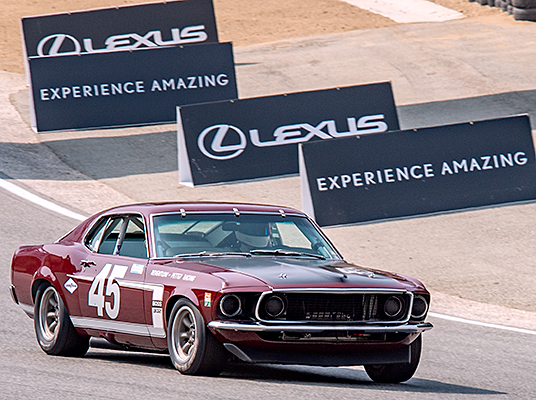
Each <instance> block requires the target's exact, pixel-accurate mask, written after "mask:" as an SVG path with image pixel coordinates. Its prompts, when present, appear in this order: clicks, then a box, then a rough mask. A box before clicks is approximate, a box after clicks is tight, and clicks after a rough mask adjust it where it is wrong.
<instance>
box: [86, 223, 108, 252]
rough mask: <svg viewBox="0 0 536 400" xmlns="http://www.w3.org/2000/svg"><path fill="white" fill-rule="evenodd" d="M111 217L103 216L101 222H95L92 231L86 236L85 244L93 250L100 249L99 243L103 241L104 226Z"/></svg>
mask: <svg viewBox="0 0 536 400" xmlns="http://www.w3.org/2000/svg"><path fill="white" fill-rule="evenodd" d="M108 219H109V217H104V218H101V220H100V221H99V222H97V223H96V224H95V226H94V227H93V229H92V230H91V232H89V234H88V235H87V237H86V240H85V244H86V246H87V247H89V249H90V250H91V251H95V252H96V251H98V249H99V243H100V241H101V238H102V235H103V233H104V228H106V223H107V222H108Z"/></svg>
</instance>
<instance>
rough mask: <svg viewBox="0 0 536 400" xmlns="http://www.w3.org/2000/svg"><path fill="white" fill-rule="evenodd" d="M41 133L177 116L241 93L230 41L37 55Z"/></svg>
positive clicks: (34, 69)
mask: <svg viewBox="0 0 536 400" xmlns="http://www.w3.org/2000/svg"><path fill="white" fill-rule="evenodd" d="M30 69H31V82H32V94H33V100H34V106H35V115H36V126H37V130H38V131H51V130H60V129H76V128H96V127H106V126H126V125H140V124H151V123H162V122H175V121H176V118H177V117H176V106H178V105H182V104H191V103H199V102H207V101H219V100H225V99H235V98H236V97H237V89H236V78H235V70H234V60H233V51H232V46H231V44H230V43H212V44H202V45H195V46H184V47H182V46H176V47H166V48H159V49H151V50H137V51H132V52H124V51H121V52H115V53H102V54H91V55H89V54H83V55H80V56H62V57H48V58H33V59H30Z"/></svg>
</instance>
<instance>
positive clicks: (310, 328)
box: [208, 321, 434, 333]
mask: <svg viewBox="0 0 536 400" xmlns="http://www.w3.org/2000/svg"><path fill="white" fill-rule="evenodd" d="M208 327H209V328H212V329H219V330H230V331H239V332H285V331H286V332H321V331H359V332H363V333H421V332H424V331H427V330H430V329H432V328H433V327H434V326H433V325H432V324H431V323H429V322H420V323H417V324H407V323H406V324H403V325H397V326H385V325H379V326H378V325H307V324H300V325H290V326H289V325H263V324H260V323H239V322H230V321H211V322H209V323H208Z"/></svg>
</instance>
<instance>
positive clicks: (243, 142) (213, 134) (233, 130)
mask: <svg viewBox="0 0 536 400" xmlns="http://www.w3.org/2000/svg"><path fill="white" fill-rule="evenodd" d="M228 134H229V135H232V136H234V139H235V140H232V139H231V140H232V142H233V144H223V141H224V139H225V138H226V137H227V135H228ZM207 137H208V140H210V138H212V140H211V141H210V146H209V148H208V149H207V147H206V146H205V142H206V141H208V140H207ZM236 139H238V143H236V141H237V140H236ZM197 145H198V146H199V150H201V153H203V154H204V155H205V156H207V157H209V158H212V159H214V160H229V159H231V158H234V157H237V156H238V155H240V154H242V152H243V151H244V149H245V148H246V146H247V139H246V135H245V134H244V132H242V131H241V130H240V129H238V128H237V127H236V126H232V125H225V124H220V125H213V126H210V127H208V128H206V129H205V130H204V131H203V132H201V134H200V135H199V137H198V138H197ZM222 153H226V154H224V155H221V154H222Z"/></svg>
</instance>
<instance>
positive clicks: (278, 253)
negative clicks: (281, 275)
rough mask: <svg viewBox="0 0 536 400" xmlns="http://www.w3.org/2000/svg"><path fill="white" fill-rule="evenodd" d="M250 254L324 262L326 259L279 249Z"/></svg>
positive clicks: (256, 251) (258, 250)
mask: <svg viewBox="0 0 536 400" xmlns="http://www.w3.org/2000/svg"><path fill="white" fill-rule="evenodd" d="M250 253H251V254H253V255H267V256H289V257H313V258H318V259H319V260H325V259H326V257H324V256H321V255H320V254H311V253H300V252H298V251H285V250H281V249H276V250H263V249H256V250H251V251H250Z"/></svg>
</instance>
